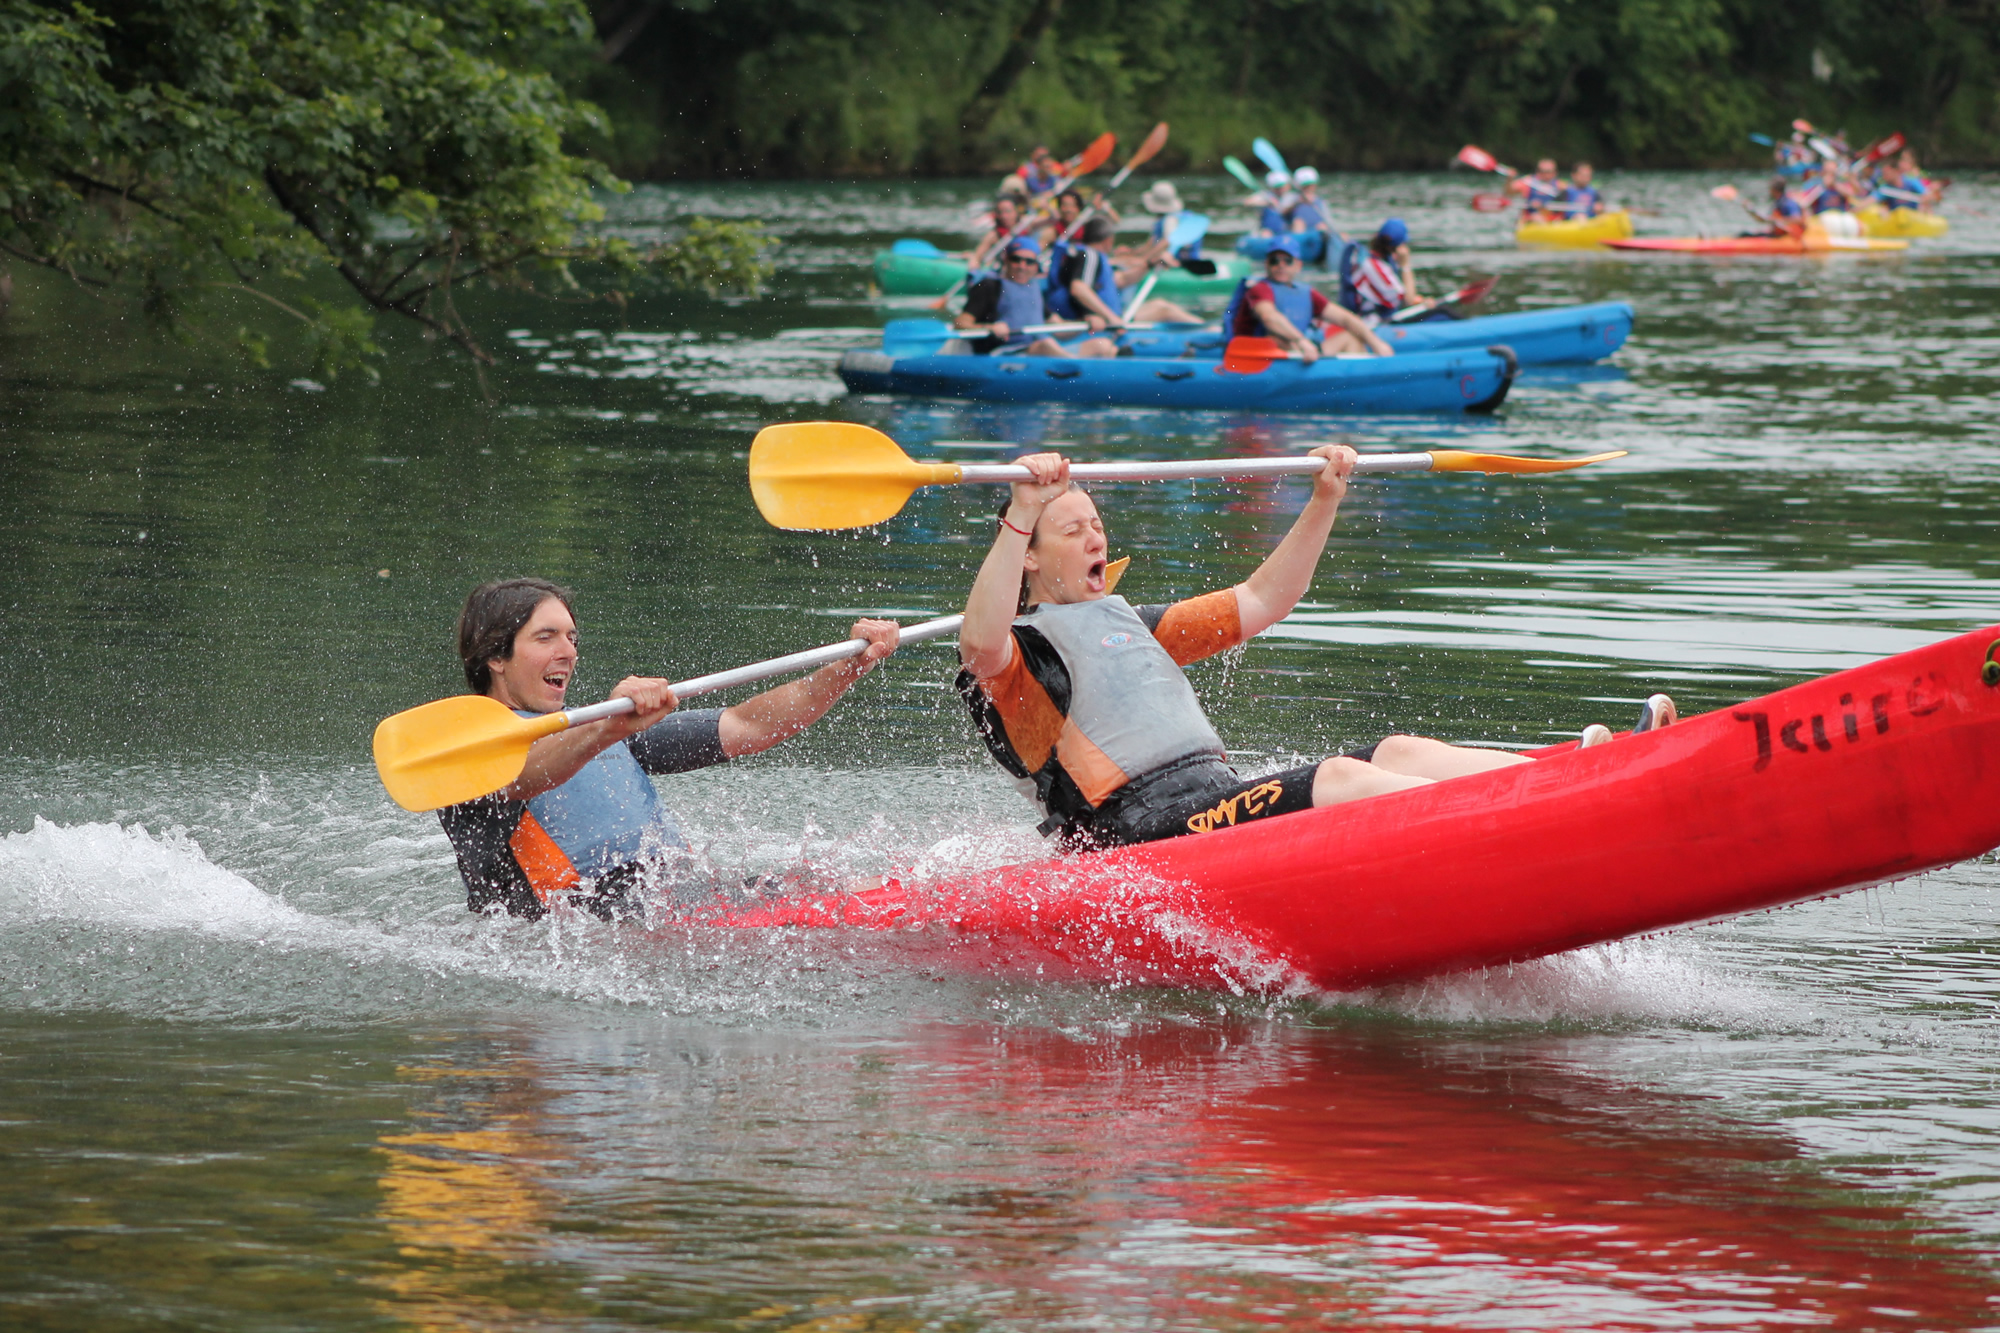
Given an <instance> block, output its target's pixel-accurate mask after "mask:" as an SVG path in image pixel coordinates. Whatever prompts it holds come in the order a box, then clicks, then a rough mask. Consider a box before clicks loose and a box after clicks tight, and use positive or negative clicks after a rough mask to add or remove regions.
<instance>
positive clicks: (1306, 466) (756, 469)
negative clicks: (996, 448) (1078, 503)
mask: <svg viewBox="0 0 2000 1333" xmlns="http://www.w3.org/2000/svg"><path fill="white" fill-rule="evenodd" d="M1624 456H1625V451H1624V450H1623V449H1619V450H1615V451H1613V452H1611V453H1604V454H1592V455H1590V456H1589V457H1586V458H1521V457H1519V456H1516V455H1513V454H1475V453H1467V452H1464V451H1463V450H1458V449H1432V450H1427V451H1425V452H1423V453H1406V454H1388V453H1384V454H1363V455H1361V459H1360V461H1359V462H1357V463H1356V464H1355V467H1354V470H1355V472H1356V473H1367V474H1373V473H1377V472H1489V473H1524V474H1525V473H1541V472H1567V471H1569V470H1570V469H1571V468H1579V467H1583V466H1585V465H1587V464H1590V463H1601V462H1604V461H1605V460H1607V459H1612V458H1623V457H1624ZM1325 466H1326V460H1325V459H1323V458H1219V459H1191V460H1184V461H1179V462H1148V463H1072V464H1071V465H1070V469H1069V473H1070V476H1071V477H1073V478H1075V479H1076V480H1077V481H1173V480H1184V479H1190V478H1203V477H1216V478H1227V477H1235V478H1249V477H1281V476H1308V475H1311V474H1313V473H1316V472H1318V471H1320V470H1321V469H1322V468H1324V467H1325ZM1033 475H1034V474H1033V473H1031V472H1029V471H1028V469H1027V468H1025V467H1023V466H1022V465H1020V464H1019V463H923V462H918V461H917V460H916V459H913V458H911V457H910V456H909V455H908V454H906V453H904V452H903V451H902V449H901V448H899V447H898V446H897V444H896V442H895V441H894V440H892V439H890V438H889V437H888V436H887V435H884V434H883V433H882V432H881V431H879V430H875V429H873V428H872V427H869V426H861V425H856V424H855V423H853V422H850V421H801V422H794V423H791V424H788V425H783V426H766V427H765V428H764V429H763V430H761V431H758V432H757V438H756V440H755V441H754V442H753V443H752V444H751V446H750V494H751V496H752V497H753V498H754V499H755V500H756V502H757V512H759V513H761V514H762V515H763V516H764V518H765V520H766V521H767V522H769V523H770V524H771V525H772V526H773V527H778V528H789V529H792V530H795V531H818V532H833V531H840V530H842V529H846V528H867V527H873V526H874V525H875V524H877V523H884V522H887V521H888V520H889V519H891V518H894V517H895V516H896V514H897V513H898V512H900V511H901V510H902V508H903V506H904V505H905V504H907V503H909V499H910V497H911V496H912V495H914V494H915V493H916V491H917V488H918V487H920V486H957V485H963V484H966V483H974V484H978V483H995V484H1010V483H1013V482H1017V481H1029V480H1032V478H1033Z"/></svg>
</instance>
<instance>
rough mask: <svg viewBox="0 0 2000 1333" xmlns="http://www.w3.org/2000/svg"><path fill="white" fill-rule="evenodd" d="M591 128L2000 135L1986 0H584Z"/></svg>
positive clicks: (1643, 158)
mask: <svg viewBox="0 0 2000 1333" xmlns="http://www.w3.org/2000/svg"><path fill="white" fill-rule="evenodd" d="M593 16H594V19H595V23H596V32H597V38H598V49H597V51H596V53H595V54H596V57H597V59H596V68H594V69H587V70H584V71H582V77H583V80H584V82H585V83H587V85H588V87H589V91H590V95H591V96H592V97H593V98H594V99H595V100H597V101H598V102H599V103H600V104H602V105H604V106H605V107H606V108H607V109H608V110H609V111H610V112H611V116H612V120H611V123H610V125H609V127H608V131H607V133H606V135H605V138H604V139H603V140H602V141H601V151H602V152H604V153H605V154H606V155H607V157H608V159H609V160H610V161H612V162H613V164H614V165H615V166H616V167H617V169H618V170H620V171H622V172H624V173H625V174H627V175H631V176H647V177H668V176H709V175H717V174H736V173H743V174H755V175H777V176H784V175H797V176H812V175H857V174H883V175H895V174H903V173H911V172H916V173H949V172H961V171H988V170H992V169H995V168H1002V167H1006V166H1011V165H1013V164H1014V163H1015V162H1018V161H1019V160H1020V158H1021V157H1022V156H1023V154H1024V153H1025V150H1026V149H1027V148H1028V147H1029V146H1030V145H1031V144H1033V143H1036V142H1041V141H1044V140H1046V141H1048V142H1049V143H1050V144H1051V145H1052V146H1054V147H1056V148H1057V150H1058V151H1059V152H1071V151H1074V150H1075V149H1076V148H1077V147H1078V146H1080V145H1081V144H1082V143H1083V142H1084V141H1086V140H1087V139H1088V138H1089V137H1090V136H1091V135H1093V134H1095V133H1097V132H1098V131H1100V130H1104V129H1116V130H1119V131H1121V132H1122V133H1127V134H1136V133H1140V132H1142V131H1143V128H1144V127H1145V126H1148V125H1151V124H1152V123H1153V122H1154V121H1156V120H1163V119H1164V120H1168V121H1171V122H1172V124H1173V140H1172V142H1171V143H1170V144H1169V146H1168V148H1167V151H1166V153H1165V155H1163V156H1162V158H1161V159H1160V160H1159V162H1160V165H1161V166H1162V167H1164V168H1166V169H1168V170H1186V169H1189V168H1200V169H1215V168H1217V167H1219V164H1220V161H1221V156H1222V154H1224V153H1231V152H1233V153H1238V154H1240V153H1242V152H1243V150H1244V148H1245V147H1246V146H1247V145H1248V143H1249V141H1250V139H1251V137H1252V136H1254V135H1259V134H1262V135H1267V136H1269V137H1270V138H1272V139H1274V140H1276V141H1277V142H1278V144H1279V145H1280V146H1281V147H1283V148H1284V149H1285V151H1286V152H1287V153H1289V154H1291V155H1292V156H1294V157H1296V158H1301V159H1304V160H1308V161H1312V162H1315V163H1317V164H1318V165H1319V166H1320V167H1321V168H1322V169H1325V168H1329V167H1333V168H1362V169H1370V168H1412V169H1421V168H1435V167H1441V166H1443V165H1444V164H1445V163H1446V161H1447V160H1448V159H1449V158H1450V155H1451V154H1452V152H1453V151H1455V150H1456V149H1457V148H1458V147H1459V145H1460V144H1463V143H1466V142H1468V141H1470V142H1476V143H1480V144H1482V145H1484V146H1485V147H1487V148H1489V149H1492V150H1493V151H1495V152H1497V153H1499V154H1500V155H1501V156H1502V158H1503V160H1508V161H1514V162H1517V163H1518V162H1521V161H1524V160H1532V159H1533V158H1534V157H1536V156H1538V155H1541V154H1544V153H1552V154H1556V155H1558V156H1561V157H1562V158H1564V159H1565V160H1568V159H1573V158H1576V157H1590V158H1593V159H1595V160H1596V161H1598V162H1599V163H1600V164H1611V165H1619V166H1635V167H1638V166H1652V167H1670V166H1671V167H1684V166H1704V165H1748V164H1750V163H1752V162H1755V161H1759V160H1762V157H1761V155H1760V152H1759V150H1757V149H1756V148H1754V147H1753V146H1752V145H1751V144H1750V142H1749V140H1748V138H1747V135H1748V134H1749V133H1750V132H1752V131H1762V132H1765V133H1783V132H1784V131H1785V127H1787V126H1788V125H1789V124H1790V122H1791V121H1792V119H1793V118H1794V117H1797V116H1805V117H1809V118H1810V119H1812V120H1813V121H1815V122H1817V123H1822V124H1825V125H1827V126H1829V127H1837V126H1845V127H1846V128H1847V129H1848V130H1849V132H1850V137H1852V138H1854V139H1856V140H1857V141H1860V140H1865V139H1869V138H1872V137H1874V136H1875V135H1877V134H1880V133H1886V132H1888V131H1890V130H1897V129H1900V130H1902V131H1903V132H1904V133H1905V134H1907V135H1909V136H1910V140H1911V142H1912V143H1913V144H1914V145H1915V146H1916V147H1917V149H1918V151H1919V152H1920V153H1921V154H1923V155H1924V157H1925V160H1926V161H1941V162H1944V163H1957V164H1987V163H2000V58H1997V57H2000V8H1996V7H1995V6H1994V5H1993V4H1991V3H1990V2H1989V0H1797V2H1796V3H1787V4H1777V3H1773V0H1144V3H1139V2H1137V0H996V3H992V4H987V5H976V6H975V5H954V6H947V7H942V8H941V7H940V6H938V5H936V4H934V3H931V2H930V0H727V2H726V3H719V2H717V0H593Z"/></svg>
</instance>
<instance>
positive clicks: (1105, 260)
mask: <svg viewBox="0 0 2000 1333" xmlns="http://www.w3.org/2000/svg"><path fill="white" fill-rule="evenodd" d="M1111 238H1112V226H1111V220H1110V219H1109V218H1092V219H1090V221H1088V222H1086V223H1084V224H1083V233H1082V235H1081V237H1080V238H1079V239H1081V240H1082V242H1083V244H1082V246H1080V247H1078V248H1076V249H1072V250H1071V251H1070V253H1069V256H1068V257H1067V258H1066V259H1064V260H1063V266H1062V268H1061V269H1060V270H1058V271H1057V273H1056V275H1055V281H1054V282H1053V283H1052V284H1051V286H1050V291H1049V305H1050V307H1051V308H1052V309H1053V310H1054V311H1055V312H1056V313H1057V314H1058V315H1060V316H1061V317H1062V318H1063V319H1081V320H1084V321H1086V322H1088V323H1089V325H1090V327H1091V329H1092V330H1093V331H1102V330H1104V329H1122V328H1124V327H1125V323H1126V321H1127V320H1128V319H1134V320H1165V321H1176V322H1186V323H1197V322H1199V321H1197V320H1196V319H1195V317H1194V316H1193V315H1192V314H1190V313H1188V312H1187V311H1186V310H1183V309H1181V307H1179V306H1177V305H1175V304H1174V303H1173V302H1172V301H1163V300H1161V299H1160V298H1158V297H1154V298H1153V299H1152V300H1150V301H1147V302H1145V303H1144V304H1143V305H1141V306H1140V307H1139V308H1138V309H1136V310H1130V311H1128V310H1126V309H1125V290H1124V289H1125V288H1127V287H1131V286H1133V285H1134V284H1136V283H1137V282H1138V281H1139V280H1140V279H1141V278H1142V277H1143V276H1144V275H1145V272H1146V268H1145V265H1143V264H1134V265H1132V266H1131V267H1130V268H1128V269H1122V270H1121V269H1120V267H1119V265H1118V263H1117V261H1116V260H1114V259H1113V258H1112V257H1111Z"/></svg>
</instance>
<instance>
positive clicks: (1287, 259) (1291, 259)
mask: <svg viewBox="0 0 2000 1333" xmlns="http://www.w3.org/2000/svg"><path fill="white" fill-rule="evenodd" d="M1298 262H1299V257H1298V256H1297V255H1287V254H1276V255H1266V256H1264V263H1265V264H1266V265H1270V264H1296V263H1298Z"/></svg>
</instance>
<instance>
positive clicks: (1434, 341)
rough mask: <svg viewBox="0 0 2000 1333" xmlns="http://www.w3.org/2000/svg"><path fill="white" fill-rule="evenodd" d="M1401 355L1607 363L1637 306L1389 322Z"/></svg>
mask: <svg viewBox="0 0 2000 1333" xmlns="http://www.w3.org/2000/svg"><path fill="white" fill-rule="evenodd" d="M1375 332H1377V333H1379V334H1380V335H1382V340H1383V341H1384V342H1386V343H1388V344H1389V345H1390V346H1391V347H1393V348H1395V349H1396V352H1397V354H1398V355H1404V354H1407V353H1410V352H1444V351H1452V350H1457V349H1463V348H1481V347H1490V346H1492V345H1493V344H1494V343H1505V344H1506V345H1507V346H1508V347H1510V348H1512V349H1513V350H1514V355H1515V356H1516V357H1517V358H1519V360H1520V362H1521V364H1522V365H1524V366H1554V365H1565V364H1579V363H1582V364H1587V363H1589V362H1592V361H1602V360H1603V359H1604V358H1605V357H1607V356H1610V355H1611V354H1612V353H1613V352H1615V351H1617V350H1618V349H1619V348H1620V347H1623V346H1624V345H1625V339H1626V338H1627V337H1629V336H1630V335H1631V333H1632V307H1631V306H1629V305H1627V304H1626V303H1625V302H1623V301H1599V302H1596V303H1595V304H1592V305H1572V306H1563V307H1561V308H1559V309H1554V310H1522V311H1518V312H1516V313H1514V314H1511V315H1481V316H1479V317H1477V318H1475V319H1428V320H1424V321H1422V322H1421V323H1411V324H1389V325H1384V326H1382V327H1381V328H1378V329H1376V330H1375ZM1227 341H1228V340H1227V339H1226V338H1224V337H1223V336H1222V334H1221V333H1220V332H1218V331H1217V330H1216V329H1214V328H1202V329H1191V328H1187V327H1180V328H1172V329H1154V330H1143V331H1140V332H1134V333H1127V334H1125V335H1124V336H1123V337H1121V338H1120V339H1119V340H1118V342H1119V345H1120V346H1121V347H1129V348H1130V349H1131V350H1132V355H1134V356H1145V357H1163V356H1164V357H1175V356H1193V357H1219V356H1221V355H1222V347H1223V344H1224V343H1225V342H1227Z"/></svg>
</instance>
